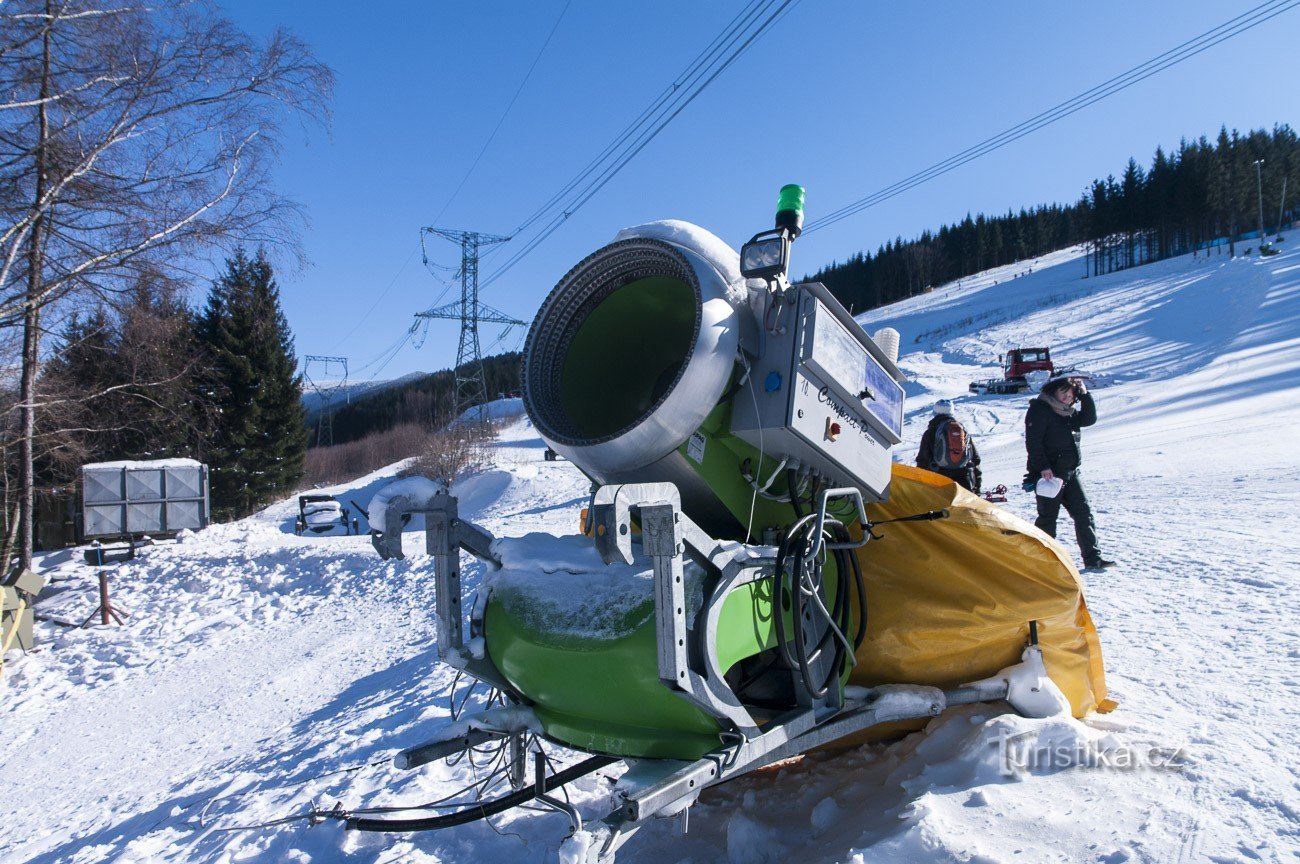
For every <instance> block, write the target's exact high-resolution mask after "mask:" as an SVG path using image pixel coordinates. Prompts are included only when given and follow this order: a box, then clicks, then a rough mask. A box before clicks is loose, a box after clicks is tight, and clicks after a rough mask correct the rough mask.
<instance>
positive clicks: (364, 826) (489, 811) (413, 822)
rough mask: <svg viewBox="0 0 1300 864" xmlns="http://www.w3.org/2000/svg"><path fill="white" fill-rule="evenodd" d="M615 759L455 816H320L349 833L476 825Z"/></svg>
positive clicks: (591, 762) (595, 761)
mask: <svg viewBox="0 0 1300 864" xmlns="http://www.w3.org/2000/svg"><path fill="white" fill-rule="evenodd" d="M617 761H618V759H617V758H615V757H613V756H592V757H591V758H590V759H584V760H583V761H581V762H579V763H578V764H577V765H571V766H569V767H568V768H565V769H564V770H563V771H561V772H559V773H558V774H553V775H551V776H550V777H547V778H545V779H543V781H542V784H541V787H542V788H541V789H538V788H537V787H536V786H529V787H528V788H526V789H520V790H519V791H518V792H513V793H511V794H509V795H505V796H503V797H501V798H497V799H494V800H492V801H484V802H481V803H479V804H475V805H474V806H472V807H467V808H465V809H464V810H460V811H458V812H456V813H447V814H445V815H443V816H425V817H422V818H419V819H367V818H364V817H356V816H350V815H348V814H347V813H340V814H337V815H336V814H333V813H322V814H320V815H321V816H325V817H329V818H336V819H343V822H344V825H345V827H346V828H347V829H348V830H349V831H379V832H403V831H433V830H437V829H439V828H451V827H453V826H456V825H464V824H466V823H468V822H477V821H478V820H480V819H487V818H489V817H491V816H495V815H497V814H498V813H504V812H505V811H507V810H509V809H510V808H512V807H518V806H520V805H521V804H527V803H528V802H529V801H532V800H533V799H535V798H536V797H537V796H538V794H539V793H544V792H549V791H551V790H552V789H558V788H559V787H561V786H563V785H564V784H565V783H569V782H571V781H573V780H576V779H578V778H579V777H582V776H583V775H586V774H590V773H591V772H593V771H599V770H600V769H601V768H604V767H605V766H606V765H611V764H613V763H614V762H617Z"/></svg>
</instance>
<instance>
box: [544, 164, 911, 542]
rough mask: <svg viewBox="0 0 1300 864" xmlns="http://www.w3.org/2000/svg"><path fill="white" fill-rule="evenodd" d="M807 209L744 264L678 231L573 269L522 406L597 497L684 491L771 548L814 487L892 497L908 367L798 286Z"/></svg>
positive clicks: (706, 236)
mask: <svg viewBox="0 0 1300 864" xmlns="http://www.w3.org/2000/svg"><path fill="white" fill-rule="evenodd" d="M793 188H795V189H797V188H798V187H793ZM794 212H796V211H795V207H794V205H793V204H791V205H789V206H787V205H786V202H785V200H784V199H783V200H782V204H781V206H780V209H779V210H778V228H777V229H775V230H774V231H772V232H765V233H764V234H760V235H757V236H756V238H755V240H753V241H751V243H750V244H747V245H746V247H745V249H746V251H747V254H748V255H749V260H747V262H746V263H744V264H742V260H741V256H739V255H737V253H736V252H735V251H734V250H732V249H731V248H730V247H728V246H727V245H726V244H725V243H723V242H722V241H721V240H719V239H718V238H717V237H715V236H714V235H713V234H711V233H709V232H708V231H705V230H704V229H702V228H699V227H697V226H694V225H691V224H688V223H685V222H671V221H670V222H655V223H650V224H647V225H641V226H638V227H636V228H630V229H627V230H625V231H622V232H620V233H619V234H618V235H617V236H616V237H615V238H614V241H613V242H612V243H610V244H609V245H608V246H605V247H603V248H601V249H598V250H596V251H595V252H593V253H592V254H591V255H589V256H587V257H586V258H585V259H583V260H582V261H581V262H579V263H578V264H577V266H575V267H574V268H573V269H572V270H570V271H569V272H568V273H567V274H566V275H565V276H564V278H562V279H561V280H560V281H559V283H558V284H557V285H556V286H555V289H554V290H553V291H552V292H551V293H550V296H548V297H547V298H546V300H545V301H544V302H543V303H542V306H541V309H540V311H539V312H538V313H537V317H536V319H535V320H534V322H533V325H532V328H531V329H530V331H529V333H528V339H527V342H526V343H525V346H524V356H523V390H524V405H525V407H526V409H527V411H528V415H529V417H530V418H531V420H532V422H533V425H534V426H535V427H536V429H537V431H538V433H539V434H540V435H541V436H542V438H543V440H545V441H546V443H547V444H548V445H549V446H550V448H551V449H552V450H554V451H555V452H556V453H559V454H561V455H563V456H564V457H566V458H567V459H568V460H569V461H571V462H573V463H574V464H575V465H577V466H578V468H579V469H581V470H582V471H583V472H584V473H585V474H586V475H587V476H588V477H590V478H591V479H592V481H593V482H595V483H596V484H599V485H612V484H626V483H648V482H649V483H672V484H673V485H674V486H676V487H677V490H678V493H679V494H680V496H681V501H682V507H683V509H684V510H685V512H686V513H687V514H688V515H689V516H690V517H691V518H692V519H694V520H695V521H696V522H697V523H698V524H699V525H700V526H701V527H702V528H704V529H705V530H707V531H709V532H710V533H711V534H713V535H715V536H718V537H722V538H727V539H733V540H740V541H745V540H762V538H763V537H764V536H767V537H768V538H769V541H770V542H772V543H775V541H774V540H772V538H773V537H775V536H778V535H779V533H780V532H781V531H782V530H783V529H784V528H785V527H786V526H787V525H788V524H790V523H791V522H793V521H794V520H795V519H797V518H799V512H800V511H801V510H803V511H808V510H811V509H812V507H813V501H814V500H815V497H816V494H817V492H818V490H822V489H828V488H843V487H852V488H855V489H857V490H858V492H859V493H860V495H861V496H862V497H863V499H864V500H865V501H867V502H871V501H879V500H883V499H884V498H886V497H887V496H888V489H889V481H890V472H889V463H890V456H889V453H890V448H891V447H892V446H893V445H894V444H897V443H898V442H899V440H900V434H901V430H902V418H903V390H902V386H901V384H900V383H899V382H900V381H901V379H902V374H901V373H900V372H899V371H898V368H897V367H896V366H895V364H894V361H895V359H896V353H895V354H889V353H886V352H885V351H884V350H882V349H881V348H880V347H879V346H878V345H877V344H876V342H875V341H873V340H872V338H871V337H869V336H868V335H867V334H866V333H865V332H863V331H862V328H861V327H860V326H858V324H857V323H856V322H855V321H854V320H853V319H852V317H851V316H850V315H849V314H848V312H847V311H845V309H844V308H843V307H842V306H841V305H840V303H839V302H838V301H837V300H836V299H835V298H834V297H833V296H832V295H831V294H830V292H829V291H828V290H827V289H826V288H825V287H824V286H822V285H820V284H818V283H807V284H800V285H790V284H789V283H788V282H787V281H786V278H785V267H786V266H787V264H788V256H789V246H790V240H791V235H792V234H793V233H795V229H794V227H793V223H794V222H795V221H796V220H795V217H793V216H791V215H789V214H792V213H794ZM797 212H798V220H799V221H801V220H802V192H800V198H799V203H798V211H797ZM782 222H787V223H790V224H788V225H785V226H782ZM895 344H896V343H895ZM895 352H896V348H895ZM792 505H793V507H792ZM850 509H851V508H850ZM845 512H848V511H847V510H846V511H845Z"/></svg>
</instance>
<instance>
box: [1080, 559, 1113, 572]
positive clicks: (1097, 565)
mask: <svg viewBox="0 0 1300 864" xmlns="http://www.w3.org/2000/svg"><path fill="white" fill-rule="evenodd" d="M1114 566H1115V562H1114V561H1107V560H1106V559H1105V558H1097V559H1096V560H1094V561H1087V562H1084V565H1083V569H1084V571H1085V572H1088V573H1100V572H1101V571H1103V570H1109V569H1111V568H1112V567H1114Z"/></svg>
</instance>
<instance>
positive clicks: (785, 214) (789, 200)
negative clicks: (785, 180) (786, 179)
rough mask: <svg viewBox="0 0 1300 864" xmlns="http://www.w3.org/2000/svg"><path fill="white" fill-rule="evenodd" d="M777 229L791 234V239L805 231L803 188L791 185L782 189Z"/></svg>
mask: <svg viewBox="0 0 1300 864" xmlns="http://www.w3.org/2000/svg"><path fill="white" fill-rule="evenodd" d="M776 227H777V228H784V229H786V230H787V231H789V232H790V238H791V239H794V238H795V237H798V236H799V234H800V232H802V231H803V187H802V186H797V185H795V184H794V183H791V184H789V185H787V186H782V187H781V195H780V197H779V198H778V199H777V202H776Z"/></svg>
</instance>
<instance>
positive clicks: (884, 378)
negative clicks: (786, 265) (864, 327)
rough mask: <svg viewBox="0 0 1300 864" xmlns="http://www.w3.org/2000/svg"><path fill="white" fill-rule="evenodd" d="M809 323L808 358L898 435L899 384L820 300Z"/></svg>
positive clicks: (900, 428) (900, 424)
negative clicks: (809, 349) (810, 333)
mask: <svg viewBox="0 0 1300 864" xmlns="http://www.w3.org/2000/svg"><path fill="white" fill-rule="evenodd" d="M812 324H813V338H812V345H811V348H812V353H811V354H810V355H809V358H808V359H811V360H814V361H815V362H816V364H817V365H818V366H820V367H821V368H822V369H823V370H824V371H825V372H826V374H827V375H829V376H830V377H831V379H832V380H833V381H834V382H835V383H836V384H838V385H839V386H840V387H842V388H843V389H844V391H845V393H846V394H847V395H849V396H851V397H853V398H854V399H860V400H861V404H862V406H863V407H864V408H865V409H866V410H867V411H868V412H869V413H870V414H872V415H873V416H874V417H875V418H876V419H877V420H878V421H879V422H880V423H881V424H882V425H883V426H884V427H885V428H886V429H888V430H890V431H891V432H893V433H894V435H896V436H899V437H901V436H902V432H903V388H902V386H900V385H899V383H898V382H897V381H895V380H894V379H893V377H892V376H891V375H890V374H889V373H888V372H886V371H885V368H884V367H883V366H881V365H880V364H879V363H878V362H876V358H874V357H872V356H871V354H869V353H868V352H867V349H866V348H865V347H864V346H863V345H862V343H861V342H860V341H859V340H858V338H857V337H856V336H854V335H853V334H852V333H850V332H849V330H848V328H846V327H845V326H844V325H843V324H841V323H840V322H839V321H838V320H837V319H836V318H835V316H834V315H833V314H831V312H830V310H828V309H826V308H825V307H824V306H823V305H822V304H821V303H820V302H818V303H816V312H815V313H814V316H813V322H812Z"/></svg>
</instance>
